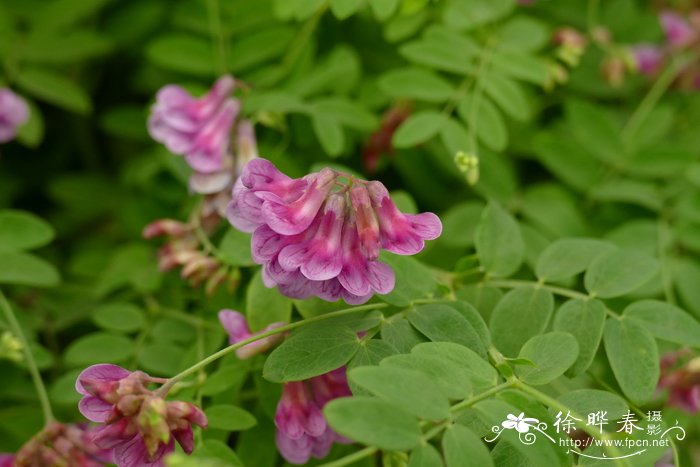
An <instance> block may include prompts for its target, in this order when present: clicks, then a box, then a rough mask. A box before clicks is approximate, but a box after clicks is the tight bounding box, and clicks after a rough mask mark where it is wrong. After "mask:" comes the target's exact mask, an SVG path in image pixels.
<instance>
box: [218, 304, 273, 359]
mask: <svg viewBox="0 0 700 467" xmlns="http://www.w3.org/2000/svg"><path fill="white" fill-rule="evenodd" d="M219 322H220V323H221V325H222V326H223V327H224V329H225V330H226V333H227V334H228V336H229V339H228V341H229V344H237V343H238V342H241V341H244V340H246V339H249V338H250V337H253V336H254V335H255V334H260V333H262V332H265V331H269V330H271V329H275V328H278V327H280V326H283V325H284V324H285V323H272V324H270V325H269V326H267V327H265V329H263V330H261V331H260V332H258V333H255V334H253V333H251V332H250V329H249V328H248V323H247V322H246V319H245V317H244V316H243V315H242V314H241V313H239V312H237V311H235V310H221V311H220V312H219ZM283 337H284V336H283V335H282V333H279V334H274V335H272V336H268V337H263V338H261V339H258V340H256V341H253V342H251V343H250V344H246V345H244V346H243V347H241V348H240V349H236V355H238V358H240V359H241V360H245V359H246V358H250V357H252V356H254V355H258V354H260V353H263V352H266V351H267V350H269V349H271V348H272V347H274V346H275V345H277V344H278V343H279V342H280V341H281V340H282V338H283Z"/></svg>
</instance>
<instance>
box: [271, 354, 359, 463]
mask: <svg viewBox="0 0 700 467" xmlns="http://www.w3.org/2000/svg"><path fill="white" fill-rule="evenodd" d="M350 395H351V392H350V388H349V387H348V383H347V379H346V375H345V368H338V369H337V370H333V371H331V372H329V373H326V374H324V375H321V376H316V377H315V378H311V379H309V380H305V381H294V382H290V383H285V385H284V388H283V390H282V397H281V398H280V401H279V403H278V404H277V412H276V413H275V425H276V426H277V434H276V435H275V440H276V442H277V448H278V449H279V451H280V453H281V454H282V457H284V458H285V459H286V460H287V461H288V462H291V463H292V464H305V463H306V462H308V460H309V458H311V457H312V456H313V457H315V458H317V459H322V458H324V457H326V456H327V455H328V451H330V449H331V446H332V445H333V443H334V442H339V443H349V442H351V441H350V440H348V439H347V438H344V437H342V436H340V435H339V434H337V433H336V432H335V431H333V429H331V428H330V427H329V426H328V423H326V419H325V418H324V417H323V412H322V410H323V407H324V406H325V405H326V404H327V403H328V402H329V401H331V400H333V399H336V398H338V397H347V396H350Z"/></svg>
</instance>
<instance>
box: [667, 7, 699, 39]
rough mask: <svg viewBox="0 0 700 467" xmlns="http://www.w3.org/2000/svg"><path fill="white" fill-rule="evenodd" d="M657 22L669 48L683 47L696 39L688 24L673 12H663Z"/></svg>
mask: <svg viewBox="0 0 700 467" xmlns="http://www.w3.org/2000/svg"><path fill="white" fill-rule="evenodd" d="M659 21H660V22H661V26H662V27H663V30H664V33H665V34H666V42H668V44H669V45H670V46H671V47H676V48H680V47H685V46H687V45H689V44H690V43H691V42H693V41H694V40H695V39H697V37H698V35H697V32H696V31H695V30H694V29H693V27H692V26H691V24H690V22H688V20H687V19H685V18H684V17H683V16H681V15H680V14H678V13H676V12H675V11H671V10H666V11H663V12H662V13H661V16H660V17H659Z"/></svg>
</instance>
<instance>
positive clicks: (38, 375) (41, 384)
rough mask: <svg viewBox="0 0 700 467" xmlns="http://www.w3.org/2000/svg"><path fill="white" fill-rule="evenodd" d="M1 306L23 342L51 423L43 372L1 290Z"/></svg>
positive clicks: (28, 363)
mask: <svg viewBox="0 0 700 467" xmlns="http://www.w3.org/2000/svg"><path fill="white" fill-rule="evenodd" d="M0 307H1V308H2V311H3V313H4V315H5V319H6V320H7V323H8V324H9V326H10V329H11V330H12V333H13V334H14V335H15V336H16V337H17V338H18V339H19V340H20V342H21V343H22V349H23V350H24V357H25V359H26V363H27V369H29V373H30V374H31V376H32V381H33V382H34V388H35V389H36V394H37V396H38V397H39V403H40V404H41V410H42V412H43V413H44V423H45V424H47V425H48V424H49V423H51V422H52V421H54V420H55V418H54V416H53V411H52V410H51V402H49V395H48V393H47V392H46V386H44V381H43V380H42V379H41V373H39V367H37V365H36V360H34V355H32V351H31V349H30V348H29V342H28V341H27V338H26V336H25V335H24V333H23V332H22V328H21V327H20V325H19V322H18V321H17V317H16V316H15V314H14V312H13V311H12V307H10V304H9V302H8V301H7V299H6V298H5V295H4V294H3V293H2V291H1V290H0Z"/></svg>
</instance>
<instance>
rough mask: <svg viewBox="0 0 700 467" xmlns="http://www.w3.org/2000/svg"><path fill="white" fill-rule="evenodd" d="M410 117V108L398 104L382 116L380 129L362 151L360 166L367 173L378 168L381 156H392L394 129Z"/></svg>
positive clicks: (404, 104)
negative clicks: (361, 165)
mask: <svg viewBox="0 0 700 467" xmlns="http://www.w3.org/2000/svg"><path fill="white" fill-rule="evenodd" d="M409 115H411V107H410V106H409V105H408V104H406V103H403V102H400V103H398V104H396V105H394V106H393V107H391V108H390V109H389V110H387V111H386V112H385V113H384V115H383V116H382V121H381V124H380V127H379V129H378V130H377V131H375V132H374V133H372V134H371V135H370V137H369V140H368V141H367V144H365V147H364V149H363V150H362V164H363V166H364V168H365V171H366V172H367V173H370V174H373V173H375V172H376V171H377V169H378V168H379V160H380V159H381V157H382V155H389V154H393V152H394V146H393V144H392V142H391V141H392V138H393V137H394V133H395V132H396V129H397V128H398V127H399V125H401V124H402V123H403V122H404V120H406V119H407V118H408V117H409Z"/></svg>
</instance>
